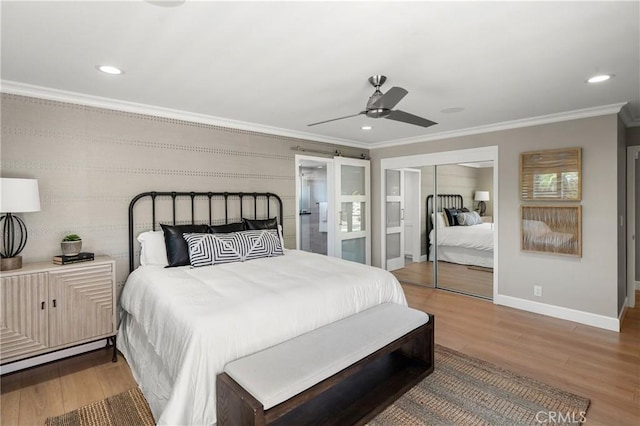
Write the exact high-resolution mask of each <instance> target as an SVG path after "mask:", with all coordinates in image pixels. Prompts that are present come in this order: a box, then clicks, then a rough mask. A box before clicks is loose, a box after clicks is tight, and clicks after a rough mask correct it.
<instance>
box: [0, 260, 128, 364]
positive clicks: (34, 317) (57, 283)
mask: <svg viewBox="0 0 640 426" xmlns="http://www.w3.org/2000/svg"><path fill="white" fill-rule="evenodd" d="M115 288H116V286H115V261H114V260H113V259H112V258H110V257H107V256H96V259H95V260H93V261H88V262H80V263H72V264H68V265H54V264H53V263H52V262H38V263H25V264H24V266H23V267H22V268H21V269H17V270H13V271H2V272H0V363H1V364H6V363H10V362H13V361H18V360H21V359H25V358H29V357H33V356H36V355H41V354H45V353H48V352H53V351H58V350H60V349H64V348H69V347H71V346H76V345H80V344H83V343H88V342H93V341H97V340H102V339H109V340H112V342H113V344H114V345H115V335H116V306H115V303H116V296H115ZM114 353H115V351H114Z"/></svg>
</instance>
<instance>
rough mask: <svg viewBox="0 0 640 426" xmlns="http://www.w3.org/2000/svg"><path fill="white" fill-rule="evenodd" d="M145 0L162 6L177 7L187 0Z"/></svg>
mask: <svg viewBox="0 0 640 426" xmlns="http://www.w3.org/2000/svg"><path fill="white" fill-rule="evenodd" d="M144 1H145V2H147V3H149V4H152V5H154V6H161V7H176V6H180V5H183V4H184V2H185V0H144Z"/></svg>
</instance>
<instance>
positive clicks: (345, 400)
mask: <svg viewBox="0 0 640 426" xmlns="http://www.w3.org/2000/svg"><path fill="white" fill-rule="evenodd" d="M434 322H435V318H434V316H433V315H429V322H428V323H426V324H424V325H422V326H420V327H418V328H416V329H415V330H413V331H411V332H409V333H407V334H405V335H404V336H402V337H400V338H398V339H397V340H395V341H393V342H391V343H390V344H388V345H387V346H385V347H383V348H381V349H379V350H378V351H376V352H374V353H372V354H371V355H369V356H367V357H366V358H363V359H361V360H360V361H358V362H356V363H355V364H352V365H351V366H349V367H347V368H345V369H344V370H342V371H340V372H338V373H336V374H334V375H333V376H331V377H329V378H327V379H325V380H323V381H322V382H320V383H318V384H316V385H314V386H312V387H310V388H309V389H307V390H305V391H304V392H302V393H299V394H298V395H296V396H294V397H292V398H290V399H288V400H286V401H284V402H282V403H280V404H278V405H276V406H274V407H272V408H270V409H268V410H266V411H265V410H264V408H263V406H262V403H261V402H260V401H258V400H257V399H256V398H254V397H253V396H252V395H251V394H250V393H249V392H247V391H246V390H245V389H244V388H242V386H240V385H239V384H238V383H237V382H236V381H235V380H233V379H232V378H231V377H230V376H229V375H228V374H226V373H222V374H219V375H218V377H217V379H216V393H217V398H218V400H217V404H216V405H217V424H218V425H219V426H226V425H233V426H237V425H242V426H244V425H258V426H262V425H296V426H297V425H305V424H313V425H320V424H335V425H361V424H365V423H366V422H367V421H369V420H371V419H372V418H374V417H375V416H376V415H377V414H379V413H380V412H381V411H382V410H384V409H385V408H386V407H387V406H389V405H390V404H392V403H393V402H394V401H395V400H396V399H398V398H399V397H400V396H401V395H402V394H404V393H405V392H406V391H408V390H409V389H410V388H412V387H413V386H415V385H416V384H417V383H418V382H420V381H421V380H422V379H424V378H425V377H427V376H428V375H429V374H431V373H432V372H433V367H434V345H435V340H434Z"/></svg>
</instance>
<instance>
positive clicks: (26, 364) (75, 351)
mask: <svg viewBox="0 0 640 426" xmlns="http://www.w3.org/2000/svg"><path fill="white" fill-rule="evenodd" d="M104 346H105V340H104V339H103V340H98V341H97V342H91V343H86V344H84V345H79V346H74V347H72V348H67V349H61V350H59V351H56V352H50V353H47V354H43V355H38V356H34V357H33V358H28V359H23V360H21V361H15V362H11V363H9V364H5V365H0V375H3V374H9V373H13V372H14V371H18V370H24V369H25V368H30V367H35V366H36V365H40V364H45V363H47V362H51V361H57V360H59V359H62V358H66V357H69V356H73V355H79V354H81V353H85V352H90V351H94V350H96V349H100V348H103V349H104ZM110 350H111V349H110Z"/></svg>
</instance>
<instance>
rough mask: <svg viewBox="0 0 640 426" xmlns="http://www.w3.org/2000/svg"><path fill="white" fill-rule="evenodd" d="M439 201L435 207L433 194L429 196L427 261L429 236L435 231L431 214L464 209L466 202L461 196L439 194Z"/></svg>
mask: <svg viewBox="0 0 640 426" xmlns="http://www.w3.org/2000/svg"><path fill="white" fill-rule="evenodd" d="M437 196H438V200H437V203H435V206H434V200H433V194H430V195H428V196H427V202H426V204H427V206H426V207H427V220H426V221H427V224H426V225H427V259H428V258H429V246H430V244H429V234H430V233H431V230H432V229H433V222H432V221H431V214H433V213H434V211H435V212H441V211H442V209H461V208H463V207H464V200H463V198H462V195H460V194H437Z"/></svg>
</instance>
